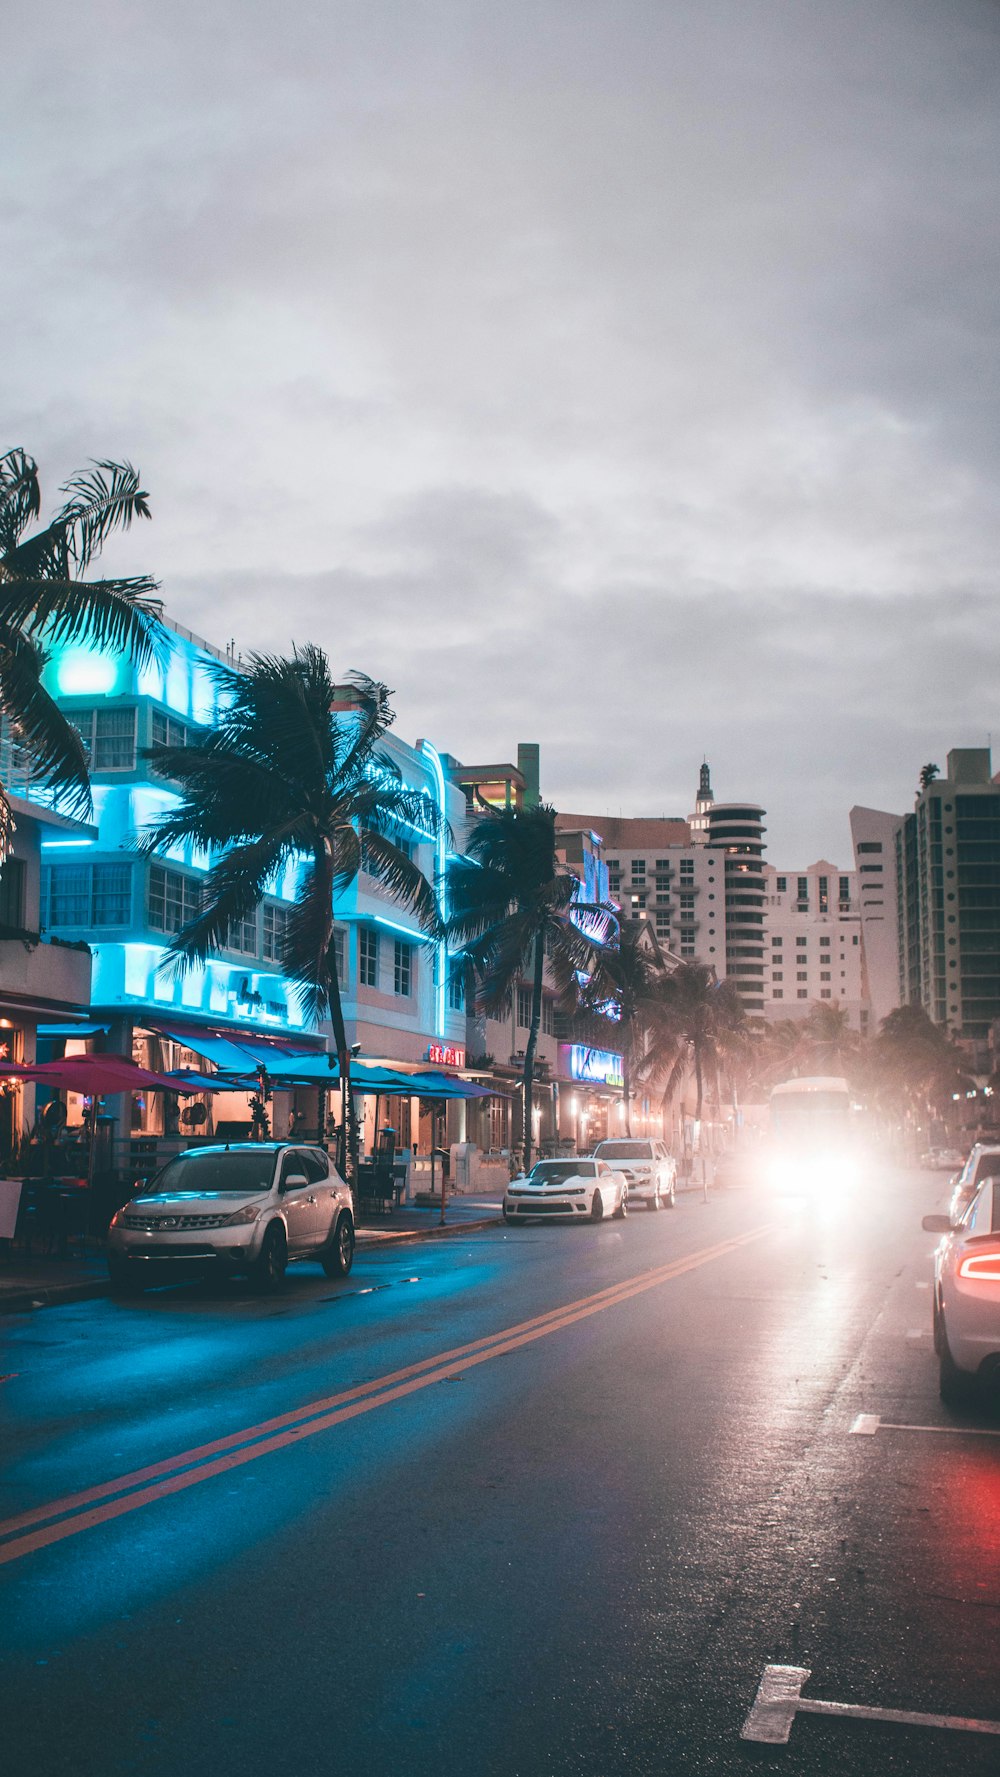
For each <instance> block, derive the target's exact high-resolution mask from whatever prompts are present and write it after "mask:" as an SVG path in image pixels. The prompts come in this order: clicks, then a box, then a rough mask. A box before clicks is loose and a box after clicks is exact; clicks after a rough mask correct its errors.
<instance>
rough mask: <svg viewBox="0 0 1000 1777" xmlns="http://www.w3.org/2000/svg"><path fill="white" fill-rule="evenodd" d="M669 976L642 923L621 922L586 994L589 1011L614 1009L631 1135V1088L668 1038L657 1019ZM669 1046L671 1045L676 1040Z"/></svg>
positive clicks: (598, 960)
mask: <svg viewBox="0 0 1000 1777" xmlns="http://www.w3.org/2000/svg"><path fill="white" fill-rule="evenodd" d="M665 974H666V970H665V967H664V963H663V958H662V956H661V954H660V952H659V949H658V947H657V945H656V941H655V939H653V938H651V937H650V934H649V929H648V927H647V926H646V925H645V924H644V922H641V921H638V920H631V919H623V920H621V921H619V922H618V924H617V926H616V929H615V930H614V931H613V933H612V935H611V937H610V940H609V942H608V943H607V944H606V945H604V946H603V947H602V948H601V950H600V951H599V952H598V955H597V958H596V961H595V964H594V969H593V973H592V975H591V977H590V980H589V981H588V983H587V986H586V988H585V990H584V994H583V1003H584V1005H585V1007H587V1008H588V1009H593V1010H594V1011H598V1012H600V1011H603V1010H604V1009H605V1008H606V1007H608V1006H612V1007H613V1008H614V1013H615V1022H614V1025H613V1027H612V1028H613V1030H614V1037H615V1046H616V1047H617V1048H619V1049H620V1051H621V1056H622V1077H623V1080H624V1086H623V1089H622V1101H623V1104H624V1108H625V1132H626V1134H627V1135H629V1136H631V1134H632V1087H633V1083H634V1081H635V1079H636V1078H637V1077H638V1075H640V1074H648V1073H649V1071H650V1069H651V1067H652V1066H653V1050H654V1049H655V1047H656V1045H657V1044H662V1043H663V1041H664V1038H665V1034H666V1033H665V1026H664V1022H663V1020H662V1019H658V1018H657V990H658V988H659V984H660V982H661V980H663V979H664V977H665ZM667 1041H668V1042H669V1043H671V1044H672V1042H673V1037H672V1035H671V1036H669V1037H668V1038H667Z"/></svg>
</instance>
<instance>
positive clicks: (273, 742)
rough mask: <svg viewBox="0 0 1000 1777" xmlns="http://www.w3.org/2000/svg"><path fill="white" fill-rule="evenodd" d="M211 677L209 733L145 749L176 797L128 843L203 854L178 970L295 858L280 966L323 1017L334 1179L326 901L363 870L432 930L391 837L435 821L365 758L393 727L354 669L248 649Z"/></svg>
mask: <svg viewBox="0 0 1000 1777" xmlns="http://www.w3.org/2000/svg"><path fill="white" fill-rule="evenodd" d="M214 671H215V677H216V680H217V683H218V686H219V690H220V693H221V697H220V703H221V713H220V715H219V717H218V720H217V722H216V725H215V728H214V729H213V730H212V731H210V732H206V733H205V734H203V735H200V736H199V737H198V738H197V740H195V741H194V742H193V743H192V744H190V745H188V746H182V747H154V748H153V749H152V750H151V753H150V757H151V759H152V761H153V765H154V769H155V770H156V771H157V772H158V773H159V774H160V775H161V776H163V777H165V778H169V779H171V780H172V782H173V783H174V784H175V785H178V786H179V787H180V792H181V799H180V801H179V803H178V805H177V806H176V807H175V808H172V809H170V810H169V811H168V812H167V813H166V814H164V815H163V816H161V818H160V819H159V820H157V821H156V822H154V823H153V824H152V825H151V826H149V827H147V828H146V829H145V832H144V833H143V835H142V837H141V840H140V845H141V849H142V850H143V851H144V852H146V853H147V854H151V853H154V852H161V851H169V849H170V848H171V846H174V845H176V844H178V843H179V842H181V841H183V840H186V839H191V840H193V841H194V842H195V844H196V845H198V846H200V847H201V848H202V849H204V850H208V851H210V852H211V855H212V857H213V859H214V861H213V863H212V867H211V869H210V871H209V874H208V878H207V881H206V885H205V893H204V898H203V904H202V907H201V911H200V912H199V914H198V915H197V917H196V918H195V919H193V920H191V921H190V922H189V923H188V924H187V925H186V926H184V927H182V929H181V930H180V931H179V932H178V933H177V935H176V937H175V938H174V940H173V942H172V944H171V945H170V948H169V952H168V955H169V956H170V957H172V958H173V959H174V961H175V963H177V964H178V965H179V966H181V967H186V966H189V965H191V964H204V963H205V961H206V960H207V958H208V957H209V956H210V955H212V953H213V952H214V951H216V950H218V949H219V948H221V947H222V946H224V944H225V942H226V935H227V929H228V926H229V923H230V921H231V920H238V919H241V918H245V917H247V916H248V915H250V914H251V913H253V912H254V910H255V909H256V907H257V904H258V902H259V901H260V899H261V897H262V895H263V894H264V893H265V890H266V888H267V884H268V882H269V881H270V880H271V879H272V878H273V877H274V875H275V874H276V873H277V872H279V871H281V870H283V869H284V868H285V866H286V865H289V864H297V863H301V862H303V860H304V861H305V868H304V871H303V874H302V877H301V880H300V886H299V891H298V896H297V900H296V905H295V909H294V912H293V914H292V917H291V919H290V920H289V924H288V932H287V935H286V937H285V940H284V943H283V946H282V951H281V962H282V965H283V967H284V970H285V972H286V974H287V975H289V976H290V977H291V979H292V980H293V981H295V982H297V983H298V986H299V990H300V994H301V998H302V1003H303V1006H304V1009H305V1011H306V1014H307V1016H308V1017H309V1018H310V1020H311V1021H312V1022H313V1023H319V1022H320V1021H321V1020H322V1019H323V1018H326V1017H329V1019H330V1022H331V1024H332V1026H333V1036H334V1043H335V1046H336V1052H337V1060H338V1063H339V1069H340V1081H341V1096H342V1104H343V1113H344V1114H343V1115H342V1118H341V1128H340V1143H339V1153H338V1162H339V1165H340V1169H341V1171H342V1172H343V1171H344V1170H345V1168H346V1167H347V1165H348V1163H349V1156H348V1151H347V1146H348V1144H347V1133H346V1124H347V1120H348V1115H349V1075H350V1050H349V1047H348V1042H347V1032H346V1029H345V1026H344V1013H343V1006H342V1002H341V991H340V981H339V979H338V975H337V955H336V943H335V936H334V917H333V902H334V896H335V894H336V893H337V892H338V891H342V890H344V889H345V888H347V887H348V885H349V884H350V883H352V882H353V881H354V879H355V877H356V876H357V874H358V872H359V870H361V869H364V870H365V871H366V872H367V873H368V874H369V875H370V876H372V877H374V878H375V880H376V882H378V883H380V884H381V886H382V888H383V889H384V890H385V891H386V892H387V893H388V894H389V895H390V896H391V897H392V899H393V900H395V901H398V902H400V903H402V904H403V905H404V906H406V907H409V908H410V909H411V910H412V911H413V913H414V914H415V915H416V918H417V920H418V922H419V923H420V925H421V926H422V927H423V928H424V929H425V930H426V931H427V932H429V933H430V932H434V931H436V929H437V925H438V908H437V901H436V898H435V892H434V889H433V887H432V886H431V884H430V883H429V882H428V880H427V878H426V876H425V875H424V874H423V871H422V870H420V869H419V868H418V867H417V865H416V864H415V863H413V862H412V860H411V859H410V858H409V857H408V856H407V855H406V852H405V851H403V850H402V849H401V848H400V846H399V845H398V844H397V843H396V840H397V837H398V835H399V829H400V827H401V826H403V825H410V826H416V827H417V828H418V829H420V830H421V831H423V832H426V833H427V834H428V837H431V838H433V837H435V836H436V833H437V828H438V824H439V819H440V817H439V816H438V815H437V812H436V810H435V809H434V806H433V804H432V803H430V802H429V800H428V798H427V797H426V796H424V795H423V794H422V793H421V792H420V791H418V790H411V789H408V788H407V787H406V786H405V785H404V784H403V783H401V782H400V781H399V778H398V773H397V772H396V770H395V767H394V766H393V765H392V764H391V762H390V761H389V760H388V759H387V758H385V757H384V756H382V755H380V753H379V751H378V746H379V742H380V740H381V739H382V737H383V735H384V734H385V732H386V730H387V729H388V728H389V727H390V725H391V723H392V722H393V720H394V716H393V711H392V710H391V708H390V706H389V696H390V693H389V691H388V690H387V689H386V687H385V686H384V685H380V684H377V683H376V682H375V681H374V680H373V679H369V678H367V677H366V676H365V675H364V674H360V673H356V674H352V675H351V677H350V679H349V680H348V681H347V683H346V685H345V684H343V683H340V684H338V683H337V681H336V680H335V679H334V677H333V675H332V673H331V671H330V666H329V662H328V660H327V657H326V655H325V654H324V653H323V650H322V649H321V648H317V647H314V646H313V645H312V644H309V645H308V646H306V647H304V648H300V649H298V648H297V649H295V650H294V651H293V653H292V656H291V658H290V659H282V658H280V657H276V656H271V655H261V654H254V655H251V657H250V661H249V665H248V667H247V668H246V670H244V671H239V672H237V671H236V670H234V669H233V668H231V667H228V666H221V665H219V666H217V667H216V668H215V669H214ZM334 706H338V707H337V709H336V712H335V711H334ZM345 706H346V707H345ZM351 1159H352V1160H353V1156H352V1157H351Z"/></svg>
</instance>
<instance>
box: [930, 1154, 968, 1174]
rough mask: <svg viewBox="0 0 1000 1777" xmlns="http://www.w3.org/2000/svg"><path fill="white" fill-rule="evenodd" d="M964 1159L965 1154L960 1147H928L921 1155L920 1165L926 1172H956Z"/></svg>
mask: <svg viewBox="0 0 1000 1777" xmlns="http://www.w3.org/2000/svg"><path fill="white" fill-rule="evenodd" d="M964 1161H965V1155H964V1153H963V1152H962V1151H961V1149H959V1148H928V1149H927V1152H926V1153H925V1154H921V1156H920V1165H921V1166H922V1167H923V1168H924V1170H925V1171H926V1172H955V1171H956V1169H957V1168H958V1167H960V1166H962V1165H963V1164H964Z"/></svg>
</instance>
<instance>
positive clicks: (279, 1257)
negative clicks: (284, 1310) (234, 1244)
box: [250, 1222, 288, 1290]
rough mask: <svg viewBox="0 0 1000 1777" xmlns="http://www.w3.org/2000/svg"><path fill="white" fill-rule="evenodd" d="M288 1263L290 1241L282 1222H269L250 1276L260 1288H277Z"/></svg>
mask: <svg viewBox="0 0 1000 1777" xmlns="http://www.w3.org/2000/svg"><path fill="white" fill-rule="evenodd" d="M287 1264H288V1242H287V1240H286V1239H285V1230H284V1228H283V1227H282V1225H281V1223H280V1222H269V1223H268V1225H267V1227H266V1228H265V1230H264V1244H263V1246H262V1247H261V1249H260V1257H259V1258H257V1259H255V1260H254V1262H253V1264H252V1265H251V1267H250V1276H251V1278H252V1279H253V1282H254V1283H255V1284H256V1286H257V1288H258V1289H259V1290H276V1289H277V1288H278V1286H279V1284H280V1283H281V1282H282V1280H283V1278H284V1275H285V1268H286V1266H287Z"/></svg>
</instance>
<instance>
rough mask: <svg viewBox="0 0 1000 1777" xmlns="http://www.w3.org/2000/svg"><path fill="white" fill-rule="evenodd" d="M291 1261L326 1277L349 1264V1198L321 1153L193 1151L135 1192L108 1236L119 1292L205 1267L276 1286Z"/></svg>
mask: <svg viewBox="0 0 1000 1777" xmlns="http://www.w3.org/2000/svg"><path fill="white" fill-rule="evenodd" d="M291 1259H318V1260H319V1262H320V1264H321V1265H322V1267H323V1270H324V1271H325V1272H326V1274H327V1276H328V1277H344V1276H346V1275H347V1273H348V1271H350V1269H351V1265H352V1264H353V1261H354V1215H353V1212H352V1207H351V1193H350V1191H349V1189H348V1187H347V1185H346V1184H345V1183H344V1181H343V1179H342V1178H341V1177H340V1175H339V1173H338V1172H336V1171H335V1169H334V1168H333V1167H332V1166H331V1164H330V1160H329V1157H328V1155H327V1154H326V1153H325V1152H324V1151H323V1149H322V1148H315V1147H305V1146H301V1147H300V1146H298V1145H294V1144H291V1143H289V1142H232V1143H229V1142H227V1143H226V1145H225V1146H224V1147H205V1148H189V1149H188V1150H187V1152H186V1153H183V1154H178V1155H177V1156H176V1157H175V1158H174V1159H173V1160H168V1162H167V1164H166V1166H164V1167H162V1168H161V1170H160V1171H159V1172H158V1173H157V1174H156V1176H155V1178H152V1179H150V1180H148V1182H147V1183H145V1184H143V1185H142V1186H140V1188H139V1189H138V1190H137V1191H136V1194H135V1196H134V1197H132V1198H131V1199H130V1200H129V1202H128V1203H126V1204H125V1205H124V1206H123V1208H121V1209H120V1210H119V1211H118V1213H117V1215H116V1216H115V1217H114V1218H113V1220H112V1223H111V1226H110V1228H109V1229H108V1273H109V1276H110V1278H111V1284H112V1288H113V1289H114V1290H115V1291H117V1292H121V1293H123V1294H124V1293H133V1292H136V1291H139V1290H141V1289H143V1288H144V1287H145V1285H146V1284H147V1283H151V1282H153V1281H154V1280H159V1281H162V1280H163V1277H164V1276H165V1275H169V1274H170V1273H171V1272H174V1273H175V1274H176V1272H177V1271H178V1270H179V1269H183V1268H200V1269H207V1268H210V1267H211V1268H215V1269H217V1270H221V1271H224V1272H229V1273H235V1272H243V1273H245V1274H246V1275H247V1276H249V1277H251V1278H253V1280H254V1282H255V1283H256V1284H258V1286H259V1287H260V1288H262V1289H274V1288H276V1287H277V1285H278V1284H280V1282H281V1280H282V1278H283V1277H284V1275H285V1266H286V1265H287V1264H288V1262H289V1260H291Z"/></svg>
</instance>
